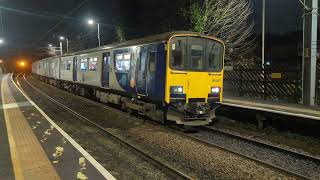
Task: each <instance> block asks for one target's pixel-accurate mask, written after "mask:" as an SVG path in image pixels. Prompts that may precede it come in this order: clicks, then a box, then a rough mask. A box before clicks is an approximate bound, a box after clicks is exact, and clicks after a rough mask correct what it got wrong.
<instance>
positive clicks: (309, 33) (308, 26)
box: [299, 0, 319, 106]
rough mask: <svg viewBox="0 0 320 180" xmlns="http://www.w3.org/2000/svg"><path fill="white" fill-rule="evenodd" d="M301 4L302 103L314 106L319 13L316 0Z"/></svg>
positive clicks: (305, 0) (308, 0) (305, 1)
mask: <svg viewBox="0 0 320 180" xmlns="http://www.w3.org/2000/svg"><path fill="white" fill-rule="evenodd" d="M299 1H300V0H299ZM300 2H301V1H300ZM303 6H304V7H305V8H304V45H303V47H304V49H303V81H302V84H303V104H304V105H308V106H315V104H316V73H317V31H318V15H319V14H318V0H304V2H303ZM310 7H312V8H310Z"/></svg>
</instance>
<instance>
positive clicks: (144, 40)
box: [46, 31, 205, 59]
mask: <svg viewBox="0 0 320 180" xmlns="http://www.w3.org/2000/svg"><path fill="white" fill-rule="evenodd" d="M181 34H191V35H195V36H205V35H204V34H201V33H197V32H192V31H171V32H166V33H162V34H157V35H151V36H147V37H144V38H139V39H132V40H128V41H126V42H122V43H114V44H109V45H104V46H101V47H96V48H91V49H86V50H82V51H77V52H73V53H68V54H64V55H62V56H61V57H64V56H72V55H77V54H84V53H90V52H96V51H102V50H107V49H113V48H121V47H128V46H134V45H140V44H150V43H155V42H161V41H167V40H169V38H170V37H172V36H174V35H181ZM57 57H60V56H54V57H49V58H46V59H52V58H57Z"/></svg>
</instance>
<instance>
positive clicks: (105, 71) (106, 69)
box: [101, 52, 110, 87]
mask: <svg viewBox="0 0 320 180" xmlns="http://www.w3.org/2000/svg"><path fill="white" fill-rule="evenodd" d="M102 61H103V62H102V77H101V84H102V86H103V87H109V73H110V52H107V53H103V55H102Z"/></svg>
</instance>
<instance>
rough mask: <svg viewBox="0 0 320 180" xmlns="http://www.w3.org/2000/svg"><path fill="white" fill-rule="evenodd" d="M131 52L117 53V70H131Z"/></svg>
mask: <svg viewBox="0 0 320 180" xmlns="http://www.w3.org/2000/svg"><path fill="white" fill-rule="evenodd" d="M130 59H131V54H130V53H123V54H117V55H116V64H115V65H116V67H115V68H116V71H117V72H128V71H129V70H130Z"/></svg>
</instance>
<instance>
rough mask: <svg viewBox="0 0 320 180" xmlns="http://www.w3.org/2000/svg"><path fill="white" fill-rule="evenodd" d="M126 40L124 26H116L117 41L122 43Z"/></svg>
mask: <svg viewBox="0 0 320 180" xmlns="http://www.w3.org/2000/svg"><path fill="white" fill-rule="evenodd" d="M124 41H126V38H125V33H124V28H123V26H122V25H119V26H117V27H116V42H118V43H121V42H124Z"/></svg>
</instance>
